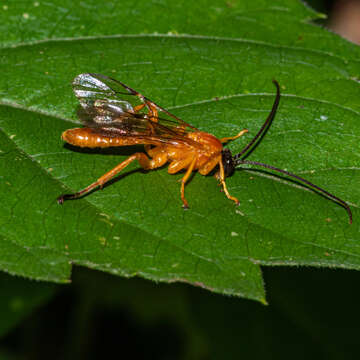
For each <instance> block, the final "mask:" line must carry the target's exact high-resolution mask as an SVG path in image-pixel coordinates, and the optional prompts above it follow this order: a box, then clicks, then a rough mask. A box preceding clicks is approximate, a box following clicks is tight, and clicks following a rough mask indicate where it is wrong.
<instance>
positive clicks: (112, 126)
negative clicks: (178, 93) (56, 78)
mask: <svg viewBox="0 0 360 360" xmlns="http://www.w3.org/2000/svg"><path fill="white" fill-rule="evenodd" d="M73 89H74V93H75V95H76V97H77V98H78V99H79V102H80V104H81V106H82V108H83V111H84V112H85V113H84V114H81V118H82V120H83V121H84V122H85V124H86V126H88V127H92V128H99V129H101V130H102V131H103V132H105V133H107V134H109V133H110V132H113V135H114V136H138V137H142V138H143V137H146V136H151V137H152V138H153V137H157V138H159V140H161V141H162V142H170V143H172V142H176V143H179V142H180V143H188V144H190V145H192V146H194V145H196V146H197V147H198V146H199V144H197V143H195V142H194V141H193V140H191V139H189V138H188V137H186V133H187V132H188V131H189V130H190V131H193V130H197V129H196V128H194V127H193V126H191V125H190V124H187V123H185V122H184V121H182V120H181V119H179V118H178V117H176V116H175V115H173V114H171V113H170V112H168V111H167V110H165V109H163V108H162V107H160V106H159V105H157V104H155V103H154V102H152V101H151V100H149V99H147V98H146V97H145V96H143V95H141V94H140V93H138V92H136V91H135V90H133V89H131V88H130V87H128V86H126V85H125V84H123V83H121V82H120V81H117V80H115V79H112V78H109V77H107V76H105V75H101V74H90V73H85V74H80V75H78V76H76V77H75V79H74V81H73ZM159 114H160V115H161V117H159Z"/></svg>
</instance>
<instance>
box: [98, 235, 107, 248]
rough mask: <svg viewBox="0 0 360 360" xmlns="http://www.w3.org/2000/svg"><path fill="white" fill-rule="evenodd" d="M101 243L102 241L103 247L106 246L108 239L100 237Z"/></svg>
mask: <svg viewBox="0 0 360 360" xmlns="http://www.w3.org/2000/svg"><path fill="white" fill-rule="evenodd" d="M99 241H100V243H101V245H104V246H105V245H106V237H104V236H100V237H99Z"/></svg>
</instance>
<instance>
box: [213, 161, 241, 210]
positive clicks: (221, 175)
mask: <svg viewBox="0 0 360 360" xmlns="http://www.w3.org/2000/svg"><path fill="white" fill-rule="evenodd" d="M219 166H220V171H219V173H218V174H217V178H218V179H219V181H220V184H221V185H222V187H223V189H224V193H225V195H226V197H227V198H228V199H230V200H232V201H234V202H235V204H236V205H240V201H239V200H238V199H237V198H236V197H234V196H231V195H230V194H229V191H228V189H227V187H226V183H225V171H224V165H223V163H222V161H219Z"/></svg>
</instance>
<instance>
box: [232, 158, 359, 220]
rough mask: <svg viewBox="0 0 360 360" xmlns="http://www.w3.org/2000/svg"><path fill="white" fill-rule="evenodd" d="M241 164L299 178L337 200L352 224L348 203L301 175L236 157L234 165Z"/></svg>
mask: <svg viewBox="0 0 360 360" xmlns="http://www.w3.org/2000/svg"><path fill="white" fill-rule="evenodd" d="M241 164H246V165H255V166H262V167H264V168H267V169H270V170H273V171H277V172H279V173H281V174H285V175H287V176H290V177H292V178H294V179H296V180H299V181H301V182H303V183H304V184H306V185H308V186H310V187H312V188H314V189H316V190H317V191H319V192H321V193H323V194H325V195H326V196H327V197H328V198H330V199H332V200H334V201H335V202H337V203H338V204H340V205H342V206H343V207H344V208H345V210H346V211H347V213H348V215H349V223H350V224H352V212H351V209H350V207H349V205H348V204H347V203H346V202H345V201H344V200H342V199H340V198H338V197H337V196H335V195H333V194H331V193H329V192H328V191H326V190H324V189H322V188H321V187H319V186H317V185H315V184H313V183H312V182H310V181H308V180H305V179H303V178H302V177H300V176H298V175H295V174H292V173H290V172H288V171H286V170H283V169H279V168H277V167H275V166H271V165H268V164H263V163H260V162H257V161H249V160H241V159H238V160H236V161H235V166H236V165H241Z"/></svg>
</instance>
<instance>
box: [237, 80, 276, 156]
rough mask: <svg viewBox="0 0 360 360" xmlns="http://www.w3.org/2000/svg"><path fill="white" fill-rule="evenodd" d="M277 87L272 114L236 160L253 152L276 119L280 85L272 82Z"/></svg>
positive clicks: (274, 81)
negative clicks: (248, 152) (249, 151)
mask: <svg viewBox="0 0 360 360" xmlns="http://www.w3.org/2000/svg"><path fill="white" fill-rule="evenodd" d="M272 82H273V83H274V84H275V86H276V97H275V101H274V104H273V106H272V109H271V112H270V114H269V115H268V117H267V119H266V121H265V123H264V125H263V126H262V127H261V129H260V130H259V131H258V133H257V134H256V135H255V136H254V138H253V139H252V140H251V141H250V142H249V144H247V145H246V146H245V147H244V148H243V149H242V150H241V151H240V152H239V153H238V154H236V155H234V159H238V158H240V157H241V156H242V155H243V154H245V153H246V152H247V151H248V150H251V147H252V146H253V145H254V144H255V143H256V141H257V140H258V139H259V138H260V137H261V136H262V135H263V134H264V133H265V131H266V129H267V128H268V127H269V125H270V124H271V122H272V120H273V119H274V116H275V113H276V110H277V108H278V106H279V102H280V85H279V83H278V82H277V81H276V80H275V79H273V81H272Z"/></svg>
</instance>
